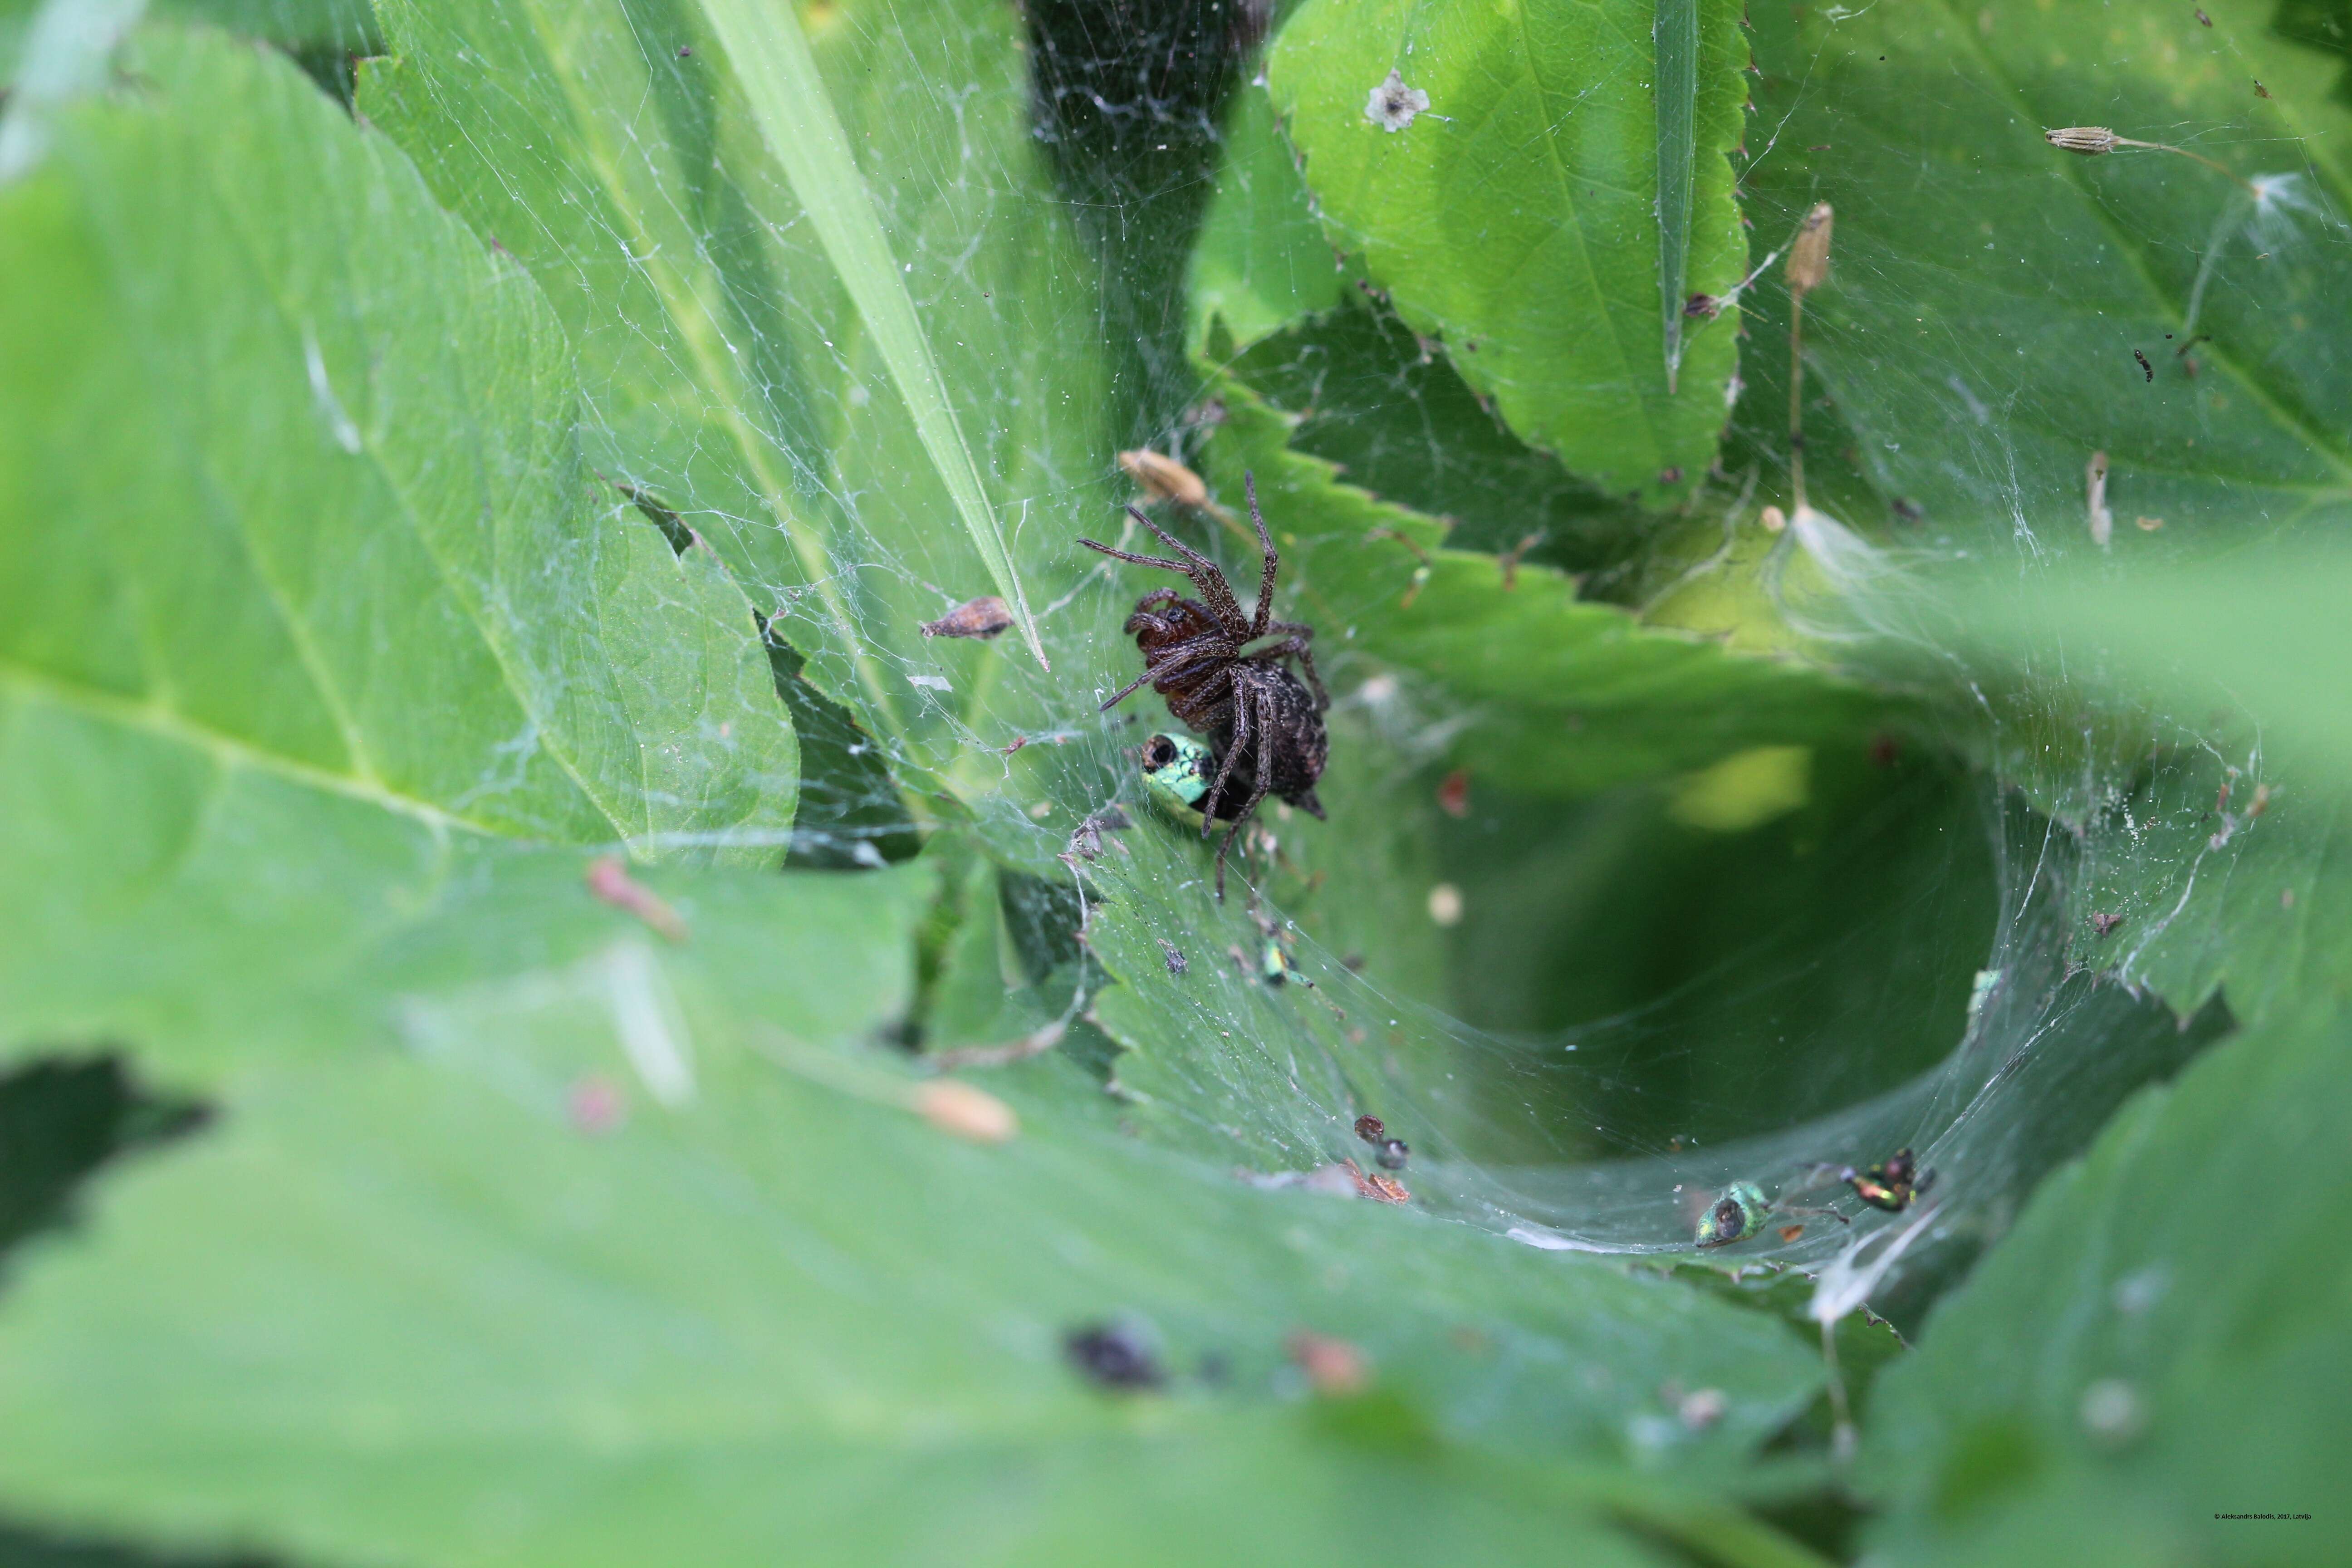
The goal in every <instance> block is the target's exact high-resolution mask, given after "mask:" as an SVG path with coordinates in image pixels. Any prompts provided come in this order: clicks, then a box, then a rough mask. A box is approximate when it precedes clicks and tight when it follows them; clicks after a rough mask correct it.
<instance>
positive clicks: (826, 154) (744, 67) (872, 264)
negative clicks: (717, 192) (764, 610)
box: [702, 0, 1053, 669]
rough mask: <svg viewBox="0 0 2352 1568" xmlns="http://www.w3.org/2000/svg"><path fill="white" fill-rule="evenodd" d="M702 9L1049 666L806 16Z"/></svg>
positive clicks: (983, 552)
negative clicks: (821, 69)
mask: <svg viewBox="0 0 2352 1568" xmlns="http://www.w3.org/2000/svg"><path fill="white" fill-rule="evenodd" d="M702 9H703V14H704V15H705V16H708V17H709V19H710V26H711V30H712V31H713V32H715V33H716V34H718V36H719V43H720V44H721V45H722V46H723V47H725V48H726V50H727V58H729V59H730V60H731V61H732V62H733V63H734V68H735V75H736V79H738V80H740V82H741V83H742V84H743V93H744V97H745V98H746V99H747V100H749V101H750V103H751V114H752V118H753V119H755V120H757V121H759V125H760V134H761V136H762V137H763V138H764V139H765V140H766V142H767V143H768V150H769V152H770V153H773V154H774V156H775V159H776V162H777V163H780V164H782V166H783V170H784V174H785V177H786V178H788V179H789V180H791V181H792V184H793V194H794V195H797V196H798V197H799V198H800V202H801V205H802V206H803V207H804V208H805V209H807V212H808V215H809V218H810V221H811V222H812V223H814V225H815V226H816V231H817V236H818V237H819V238H820V239H821V240H823V242H824V249H825V254H826V255H827V256H828V257H830V258H832V260H833V265H834V269H835V271H837V272H838V273H840V275H841V280H842V283H843V284H844V286H845V287H846V288H847V289H848V290H849V297H850V299H851V300H854V301H855V302H856V306H857V312H858V314H859V315H860V316H861V317H863V318H864V320H865V321H866V329H867V330H868V331H871V332H872V333H873V334H874V342H875V345H876V346H877V348H879V349H880V350H881V352H882V361H883V363H885V364H887V365H888V366H889V367H890V379H891V381H892V382H893V383H894V384H896V385H897V386H898V395H899V396H900V397H901V398H903V399H904V400H905V401H906V405H907V408H908V413H910V414H911V415H913V416H914V420H915V429H916V432H917V433H918V434H919V436H920V437H921V438H922V443H923V449H924V450H925V451H927V452H929V454H930V458H931V462H932V464H933V466H934V467H936V468H938V469H939V473H940V479H941V480H942V481H943V482H944V483H945V484H946V485H947V488H948V494H949V496H950V498H952V499H953V500H954V501H955V507H956V511H957V514H958V515H959V516H961V518H962V519H963V525H964V528H965V529H966V531H969V532H970V533H971V539H972V542H973V543H974V544H975V545H977V546H979V548H980V557H981V559H982V561H984V562H986V563H987V564H988V574H989V576H990V577H992V579H994V581H995V583H996V586H997V591H998V592H1000V593H1002V594H1003V595H1004V597H1005V599H1006V600H1007V601H1008V602H1009V603H1010V604H1011V605H1012V606H1013V618H1014V619H1015V620H1016V621H1017V622H1018V623H1019V625H1020V627H1021V634H1022V636H1023V637H1025V638H1026V639H1027V640H1028V643H1029V651H1030V652H1032V653H1034V654H1035V655H1036V656H1037V662H1038V663H1039V664H1041V665H1045V667H1046V668H1049V669H1050V668H1053V667H1052V666H1051V665H1050V664H1048V663H1047V661H1046V658H1045V647H1044V646H1043V645H1042V644H1040V643H1039V641H1038V640H1037V625H1036V622H1035V621H1034V619H1033V618H1032V617H1031V616H1030V614H1029V600H1028V596H1027V595H1025V594H1024V592H1023V591H1022V587H1021V579H1020V578H1019V577H1018V576H1017V575H1016V574H1014V573H1013V559H1012V557H1011V555H1009V554H1008V553H1007V552H1006V551H1005V548H1004V535H1003V531H1001V530H1000V529H999V528H998V527H997V523H996V514H995V513H994V512H993V511H992V510H990V508H989V504H988V498H987V496H986V495H985V494H983V493H982V489H981V485H980V468H979V466H978V465H977V464H975V463H974V462H973V461H972V458H971V447H969V446H967V445H966V444H965V442H964V438H963V428H962V426H961V425H959V424H958V423H957V421H956V416H955V408H954V405H951V404H950V403H949V401H948V395H947V387H946V385H945V384H943V383H942V382H941V381H940V367H939V362H938V360H937V359H935V358H934V357H933V356H932V353H931V344H930V340H929V339H928V338H926V337H925V336H924V335H923V327H922V323H921V321H919V320H918V319H917V318H916V315H915V301H914V300H913V299H912V298H911V297H909V296H908V292H907V285H906V281H905V279H903V278H902V277H901V276H900V273H899V269H898V262H897V260H896V259H895V258H893V257H892V256H891V253H890V243H889V240H888V239H887V237H885V236H884V235H883V233H882V223H881V220H880V219H879V218H878V217H877V216H875V212H874V202H873V198H872V197H871V196H870V195H868V194H867V192H866V177H865V176H864V175H863V174H859V173H858V169H857V163H856V158H855V157H854V156H853V155H852V154H851V153H850V151H849V137H848V134H847V133H846V132H844V131H843V130H842V126H841V117H840V116H839V115H837V114H835V112H834V108H833V100H832V99H831V98H830V97H829V96H827V94H826V92H825V88H824V79H823V78H822V77H820V76H819V75H818V74H817V68H816V57H815V56H814V54H812V53H811V52H810V50H809V45H808V36H807V35H806V34H805V33H803V31H802V30H801V23H800V16H799V14H798V13H797V12H796V11H795V10H794V9H793V7H792V6H791V5H782V4H774V3H772V0H703V6H702Z"/></svg>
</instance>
